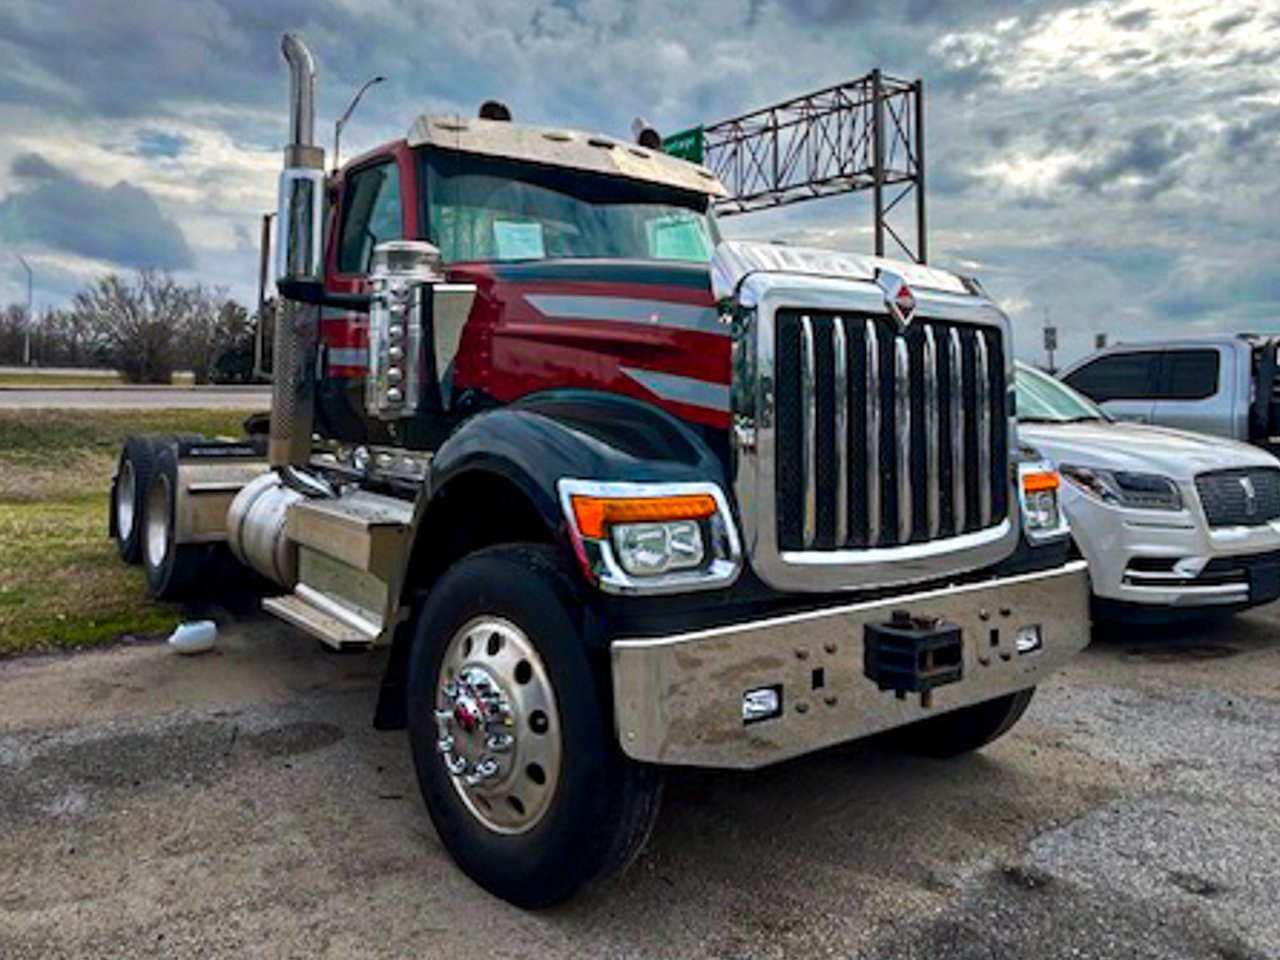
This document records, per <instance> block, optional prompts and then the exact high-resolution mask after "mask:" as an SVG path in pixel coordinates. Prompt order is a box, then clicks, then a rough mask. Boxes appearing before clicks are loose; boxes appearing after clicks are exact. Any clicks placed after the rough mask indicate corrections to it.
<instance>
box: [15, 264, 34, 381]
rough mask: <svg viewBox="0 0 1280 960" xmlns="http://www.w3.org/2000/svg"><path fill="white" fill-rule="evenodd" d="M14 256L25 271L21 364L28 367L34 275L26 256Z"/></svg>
mask: <svg viewBox="0 0 1280 960" xmlns="http://www.w3.org/2000/svg"><path fill="white" fill-rule="evenodd" d="M14 256H15V257H17V258H18V262H19V263H20V264H22V269H24V270H26V271H27V315H26V317H25V320H24V323H23V324H22V365H23V366H24V367H29V366H31V320H32V317H31V289H32V285H33V279H34V276H35V275H34V274H33V273H32V272H31V264H29V263H27V258H26V257H24V256H23V255H22V254H20V253H15V254H14Z"/></svg>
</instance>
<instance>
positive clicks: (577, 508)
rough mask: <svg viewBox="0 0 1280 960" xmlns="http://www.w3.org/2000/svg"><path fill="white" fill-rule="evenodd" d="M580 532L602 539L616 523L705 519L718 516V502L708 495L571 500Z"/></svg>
mask: <svg viewBox="0 0 1280 960" xmlns="http://www.w3.org/2000/svg"><path fill="white" fill-rule="evenodd" d="M570 500H571V502H572V504H573V515H574V518H575V519H576V520H577V521H578V530H579V532H581V534H582V535H583V536H584V537H589V538H590V539H592V540H601V539H603V538H604V537H605V535H606V533H607V531H608V529H609V527H611V526H612V525H614V524H616V523H654V522H660V521H663V520H704V519H706V518H707V517H710V516H714V515H715V512H716V501H715V498H714V497H712V496H711V495H710V494H708V493H690V494H680V495H677V496H671V497H590V496H585V495H583V494H576V495H574V496H573V497H572V498H570Z"/></svg>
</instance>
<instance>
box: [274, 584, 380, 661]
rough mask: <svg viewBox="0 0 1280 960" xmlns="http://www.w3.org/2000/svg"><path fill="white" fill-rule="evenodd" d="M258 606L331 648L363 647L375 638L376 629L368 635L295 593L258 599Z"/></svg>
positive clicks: (356, 648)
mask: <svg viewBox="0 0 1280 960" xmlns="http://www.w3.org/2000/svg"><path fill="white" fill-rule="evenodd" d="M262 608H263V609H264V610H266V611H268V612H270V613H273V614H275V615H276V616H277V617H279V618H280V619H281V620H284V621H285V622H286V623H291V624H293V625H294V626H295V627H297V628H298V629H300V630H303V631H305V632H306V633H309V634H311V635H312V636H313V637H315V638H316V639H318V640H319V641H320V642H321V643H323V644H325V645H326V646H329V647H332V648H333V649H335V650H359V649H367V648H368V647H370V646H372V645H373V641H374V640H375V639H376V638H377V633H376V632H375V633H374V634H373V635H370V634H369V633H368V632H367V631H366V630H363V629H360V628H359V627H357V626H355V625H353V624H351V623H348V622H346V621H345V620H344V619H341V618H339V617H337V616H334V615H333V614H332V613H329V612H327V611H325V610H322V609H321V608H320V607H318V606H316V605H315V604H313V603H312V602H310V601H309V600H307V599H306V598H305V597H302V596H299V595H298V594H296V593H291V594H286V595H285V596H282V597H268V598H267V599H265V600H263V601H262Z"/></svg>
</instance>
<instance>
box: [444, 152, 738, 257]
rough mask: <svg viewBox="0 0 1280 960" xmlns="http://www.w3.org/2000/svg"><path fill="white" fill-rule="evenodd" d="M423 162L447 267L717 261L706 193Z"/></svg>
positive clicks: (558, 173)
mask: <svg viewBox="0 0 1280 960" xmlns="http://www.w3.org/2000/svg"><path fill="white" fill-rule="evenodd" d="M422 156H423V160H422V161H421V162H422V165H423V170H424V174H425V176H424V180H425V186H426V191H425V192H426V196H427V203H426V207H427V209H426V221H427V233H428V236H429V237H430V239H431V242H432V243H434V244H435V245H436V246H437V247H439V248H440V252H441V255H442V256H443V257H444V259H445V262H446V263H457V262H465V261H477V260H541V259H544V258H561V257H569V258H583V257H589V258H609V259H634V260H682V261H689V262H694V263H709V262H710V261H711V253H712V250H714V249H715V244H716V240H717V239H718V237H717V235H716V229H715V224H714V222H713V221H712V219H711V216H710V215H709V214H708V212H707V197H706V196H705V195H702V194H696V193H684V192H681V191H678V190H673V189H670V188H668V187H663V186H660V185H657V184H649V183H641V182H638V181H634V180H627V179H624V178H621V177H607V176H602V175H600V174H594V173H587V172H584V171H580V170H567V169H564V168H559V167H544V166H538V165H536V164H529V163H519V162H516V161H512V160H504V159H501V158H495V157H481V156H476V155H473V154H464V153H458V152H455V151H449V150H424V151H423V152H422Z"/></svg>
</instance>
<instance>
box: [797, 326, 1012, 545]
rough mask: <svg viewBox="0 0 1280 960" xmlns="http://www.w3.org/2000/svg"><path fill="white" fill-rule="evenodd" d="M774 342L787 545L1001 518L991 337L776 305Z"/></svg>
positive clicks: (1000, 430)
mask: <svg viewBox="0 0 1280 960" xmlns="http://www.w3.org/2000/svg"><path fill="white" fill-rule="evenodd" d="M776 336H777V343H776V367H777V369H776V373H777V376H776V385H775V389H776V399H775V405H776V407H775V408H776V417H777V438H776V456H777V465H776V470H777V484H776V488H775V490H776V493H775V496H776V501H777V510H776V517H777V538H778V545H779V547H780V548H781V549H783V550H789V551H823V550H840V549H851V548H859V547H881V546H897V545H901V544H908V543H920V542H926V541H932V540H938V539H943V538H947V537H951V536H956V535H959V534H963V533H969V532H972V531H977V530H983V529H986V528H989V527H992V526H993V525H995V524H998V523H999V522H1000V521H1002V520H1004V519H1005V517H1006V516H1007V513H1008V502H1007V501H1008V486H1007V483H1008V479H1007V468H1006V464H1007V458H1008V433H1007V430H1006V428H1005V424H1006V409H1005V407H1006V384H1005V374H1004V370H1005V362H1004V356H1003V352H1002V344H1001V340H1000V335H999V332H998V331H997V330H995V329H991V328H984V327H977V326H970V325H966V324H958V323H950V322H943V321H935V320H929V319H923V318H917V319H916V320H915V322H913V323H911V324H910V325H908V326H907V328H906V329H905V330H899V329H898V328H897V325H896V324H895V323H894V322H893V321H892V320H890V319H889V318H888V317H883V316H872V317H868V316H864V315H852V314H839V313H834V312H829V311H812V310H811V311H799V310H787V309H782V310H779V311H778V312H777V319H776Z"/></svg>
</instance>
